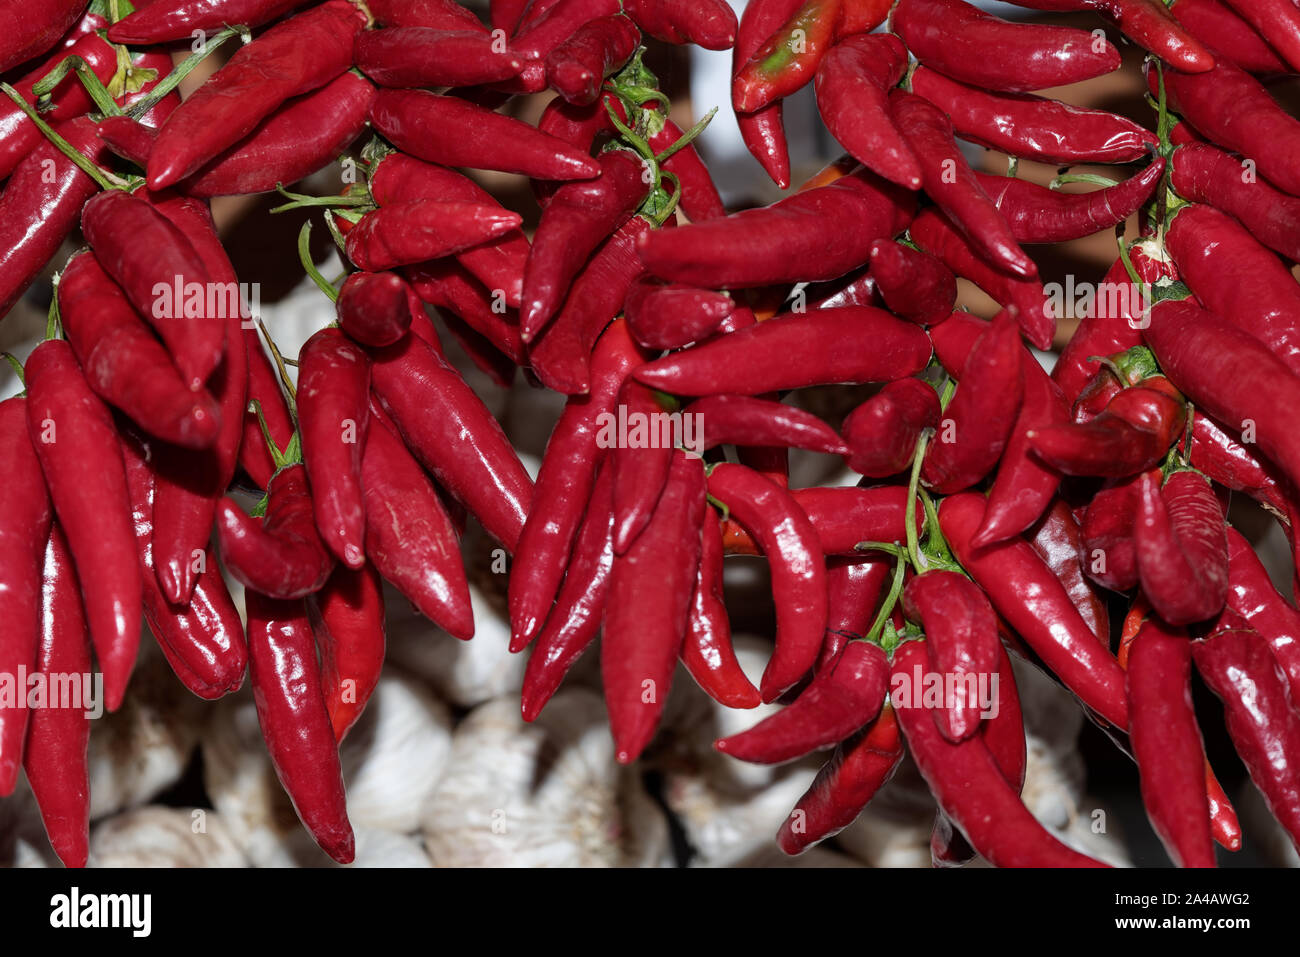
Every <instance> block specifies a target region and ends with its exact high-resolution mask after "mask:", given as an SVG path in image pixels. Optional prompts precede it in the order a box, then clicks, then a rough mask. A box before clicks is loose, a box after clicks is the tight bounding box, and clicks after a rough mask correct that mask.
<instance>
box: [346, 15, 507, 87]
mask: <svg viewBox="0 0 1300 957" xmlns="http://www.w3.org/2000/svg"><path fill="white" fill-rule="evenodd" d="M356 65H357V68H358V69H359V70H360V71H361V72H362V73H364V74H365V75H366V76H368V77H369V78H370V79H372V80H374V81H375V83H377V84H379V85H380V86H386V87H397V88H399V89H400V88H416V87H429V86H472V85H474V84H477V83H496V82H498V81H501V80H509V79H510V78H512V77H516V76H518V75H519V74H520V72H521V71H522V70H523V68H524V61H523V58H522V57H520V56H519V55H518V54H516V53H515V52H514V51H513V50H511V49H509V48H508V47H504V46H502V45H499V44H498V43H497V41H496V40H495V39H494V38H493V37H492V36H491V35H490V34H487V33H484V32H483V31H482V30H438V29H434V28H431V27H389V28H387V29H383V30H363V31H361V32H360V33H358V34H357V40H356Z"/></svg>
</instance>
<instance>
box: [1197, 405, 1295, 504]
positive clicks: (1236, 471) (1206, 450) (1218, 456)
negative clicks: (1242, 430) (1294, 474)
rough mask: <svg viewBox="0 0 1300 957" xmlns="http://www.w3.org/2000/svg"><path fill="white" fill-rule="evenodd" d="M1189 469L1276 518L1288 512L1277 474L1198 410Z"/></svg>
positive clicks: (1271, 467)
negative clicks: (1194, 470)
mask: <svg viewBox="0 0 1300 957" xmlns="http://www.w3.org/2000/svg"><path fill="white" fill-rule="evenodd" d="M1188 461H1189V462H1190V464H1191V466H1192V468H1194V469H1196V470H1197V471H1198V472H1202V473H1204V474H1205V475H1206V476H1207V477H1209V478H1210V479H1211V480H1213V481H1214V482H1217V483H1218V484H1219V485H1222V486H1224V487H1225V488H1230V489H1232V490H1233V491H1236V492H1245V493H1246V494H1247V495H1249V496H1250V497H1251V498H1253V499H1255V500H1256V501H1257V502H1259V503H1260V504H1261V505H1263V506H1264V507H1265V508H1268V509H1270V510H1272V511H1274V512H1276V513H1277V514H1279V515H1282V514H1285V513H1286V511H1287V503H1286V493H1285V492H1284V490H1283V488H1282V485H1281V479H1280V477H1279V476H1278V475H1277V470H1276V469H1275V468H1274V467H1273V466H1271V465H1268V464H1266V463H1264V462H1261V461H1260V460H1259V459H1258V458H1256V457H1255V455H1254V454H1253V453H1251V452H1250V451H1248V450H1247V449H1246V447H1245V446H1243V445H1241V444H1240V443H1239V442H1237V441H1236V440H1235V439H1233V438H1232V437H1231V436H1229V435H1228V434H1227V433H1226V432H1225V431H1224V430H1223V428H1222V427H1221V426H1220V425H1219V424H1218V423H1216V422H1214V421H1213V420H1211V419H1210V417H1209V416H1207V415H1206V414H1205V413H1204V412H1200V411H1199V410H1198V412H1197V414H1196V415H1194V416H1193V417H1192V446H1191V453H1190V457H1189V459H1188Z"/></svg>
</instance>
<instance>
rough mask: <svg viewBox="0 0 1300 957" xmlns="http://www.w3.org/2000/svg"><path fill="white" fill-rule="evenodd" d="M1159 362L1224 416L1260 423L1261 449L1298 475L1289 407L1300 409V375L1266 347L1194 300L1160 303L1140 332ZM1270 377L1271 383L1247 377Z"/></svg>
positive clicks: (1200, 402)
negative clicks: (1256, 384)
mask: <svg viewBox="0 0 1300 957" xmlns="http://www.w3.org/2000/svg"><path fill="white" fill-rule="evenodd" d="M1142 334H1143V337H1144V338H1145V339H1146V342H1147V345H1149V346H1150V347H1151V350H1152V351H1153V352H1154V353H1155V355H1156V359H1157V360H1158V361H1159V362H1160V368H1161V369H1162V370H1163V371H1164V372H1165V374H1166V375H1168V376H1169V378H1170V379H1171V380H1172V381H1173V383H1174V384H1175V385H1176V386H1178V388H1179V390H1180V391H1182V392H1183V393H1185V394H1186V395H1187V397H1188V398H1190V399H1191V400H1192V401H1193V402H1195V403H1196V405H1197V407H1198V408H1202V407H1203V408H1204V409H1205V410H1206V412H1208V413H1209V414H1210V415H1212V416H1213V417H1214V418H1215V419H1217V420H1218V421H1220V422H1222V423H1224V424H1225V425H1228V426H1232V425H1233V424H1234V423H1237V424H1239V425H1240V426H1241V427H1242V428H1245V427H1246V425H1247V423H1249V424H1250V425H1252V426H1253V427H1254V433H1255V436H1256V438H1257V440H1258V442H1259V447H1260V449H1261V450H1262V451H1263V452H1264V454H1265V455H1267V456H1268V457H1269V458H1270V459H1272V460H1273V461H1274V462H1275V463H1276V464H1277V465H1278V466H1280V467H1281V468H1282V470H1283V472H1284V473H1285V474H1286V476H1287V478H1288V479H1289V480H1290V481H1291V482H1292V483H1293V484H1295V483H1297V482H1300V440H1297V437H1296V431H1295V423H1294V421H1293V420H1292V418H1291V412H1290V411H1289V410H1291V409H1293V408H1300V405H1293V404H1292V403H1298V402H1300V379H1297V378H1296V377H1295V376H1294V375H1292V373H1291V372H1290V370H1289V369H1288V367H1287V366H1286V365H1285V364H1284V363H1283V362H1282V360H1281V359H1279V358H1278V357H1277V356H1275V355H1274V354H1273V352H1272V351H1271V350H1270V349H1269V347H1268V346H1266V345H1264V344H1263V343H1261V342H1260V341H1259V340H1257V339H1256V338H1255V337H1253V336H1251V335H1249V334H1248V333H1246V332H1243V331H1242V330H1241V329H1239V328H1237V327H1236V326H1235V325H1233V324H1231V323H1229V322H1228V321H1226V320H1224V319H1221V318H1220V317H1219V316H1218V315H1216V314H1215V313H1213V312H1208V311H1206V310H1204V309H1201V308H1199V307H1198V306H1196V305H1195V304H1194V303H1192V302H1190V301H1188V300H1181V301H1178V302H1175V301H1172V300H1165V301H1163V302H1158V303H1156V305H1155V306H1154V307H1153V308H1152V310H1151V324H1150V326H1149V327H1148V328H1146V329H1144V330H1143V331H1142ZM1251 382H1266V383H1268V388H1267V389H1260V388H1250V387H1248V386H1245V385H1244V384H1245V383H1251Z"/></svg>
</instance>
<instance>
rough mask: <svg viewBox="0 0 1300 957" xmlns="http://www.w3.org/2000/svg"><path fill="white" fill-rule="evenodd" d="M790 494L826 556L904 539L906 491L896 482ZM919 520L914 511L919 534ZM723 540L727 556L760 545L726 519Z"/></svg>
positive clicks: (753, 550)
mask: <svg viewBox="0 0 1300 957" xmlns="http://www.w3.org/2000/svg"><path fill="white" fill-rule="evenodd" d="M790 494H791V495H792V496H793V498H794V500H795V503H796V504H797V505H798V506H799V508H800V509H801V510H802V511H803V513H804V515H806V516H807V517H808V521H810V522H812V526H813V528H814V529H815V530H816V532H817V539H818V541H819V542H821V549H822V552H823V553H824V554H826V555H855V556H856V555H861V554H862V552H861V551H859V549H858V548H857V545H858V543H859V542H902V541H906V540H907V521H906V513H907V489H906V488H904V487H903V486H901V485H881V486H878V487H876V488H852V487H834V488H800V489H795V490H794V491H792V492H791V493H790ZM922 521H923V518H922V515H921V512H920V510H919V509H918V511H917V514H916V527H917V530H918V532H919V531H920V529H921V526H922ZM723 540H724V542H725V543H726V546H727V553H728V554H730V555H758V554H761V553H760V551H759V549H760V547H761V544H760V543H758V542H755V540H754V539H753V538H751V537H750V536H749V534H748V533H746V532H745V531H744V529H742V528H740V527H739V526H738V525H737V524H736V523H735V522H730V521H729V522H728V523H727V525H726V527H725V528H724V532H723Z"/></svg>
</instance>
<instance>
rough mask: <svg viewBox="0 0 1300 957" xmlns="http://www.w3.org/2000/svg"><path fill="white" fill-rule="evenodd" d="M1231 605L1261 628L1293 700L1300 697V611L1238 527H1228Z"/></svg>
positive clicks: (1248, 620)
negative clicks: (1278, 590)
mask: <svg viewBox="0 0 1300 957" xmlns="http://www.w3.org/2000/svg"><path fill="white" fill-rule="evenodd" d="M1228 608H1229V609H1230V610H1231V611H1234V612H1236V613H1237V614H1238V615H1240V616H1241V617H1242V618H1244V619H1245V620H1246V621H1247V622H1248V623H1249V624H1250V627H1252V628H1254V629H1255V631H1257V632H1259V634H1260V636H1261V637H1262V638H1263V639H1264V640H1265V641H1267V642H1268V645H1269V647H1270V648H1271V649H1272V650H1273V657H1274V658H1276V659H1277V663H1278V664H1279V665H1281V667H1282V671H1283V673H1284V674H1285V675H1286V679H1287V687H1288V689H1289V691H1290V694H1291V700H1292V702H1295V701H1300V612H1297V611H1296V610H1295V609H1294V608H1293V607H1292V606H1291V604H1290V603H1289V602H1287V600H1286V599H1285V598H1283V597H1282V596H1281V595H1279V594H1278V592H1277V589H1275V588H1274V587H1273V583H1272V581H1271V580H1270V579H1269V577H1268V572H1267V571H1266V570H1265V569H1264V565H1263V563H1262V562H1260V560H1259V556H1257V555H1256V554H1255V550H1254V549H1253V548H1251V547H1250V543H1249V542H1248V541H1246V539H1245V538H1244V537H1243V536H1242V534H1241V533H1240V532H1238V531H1237V530H1236V529H1235V528H1232V527H1229V528H1228Z"/></svg>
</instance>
